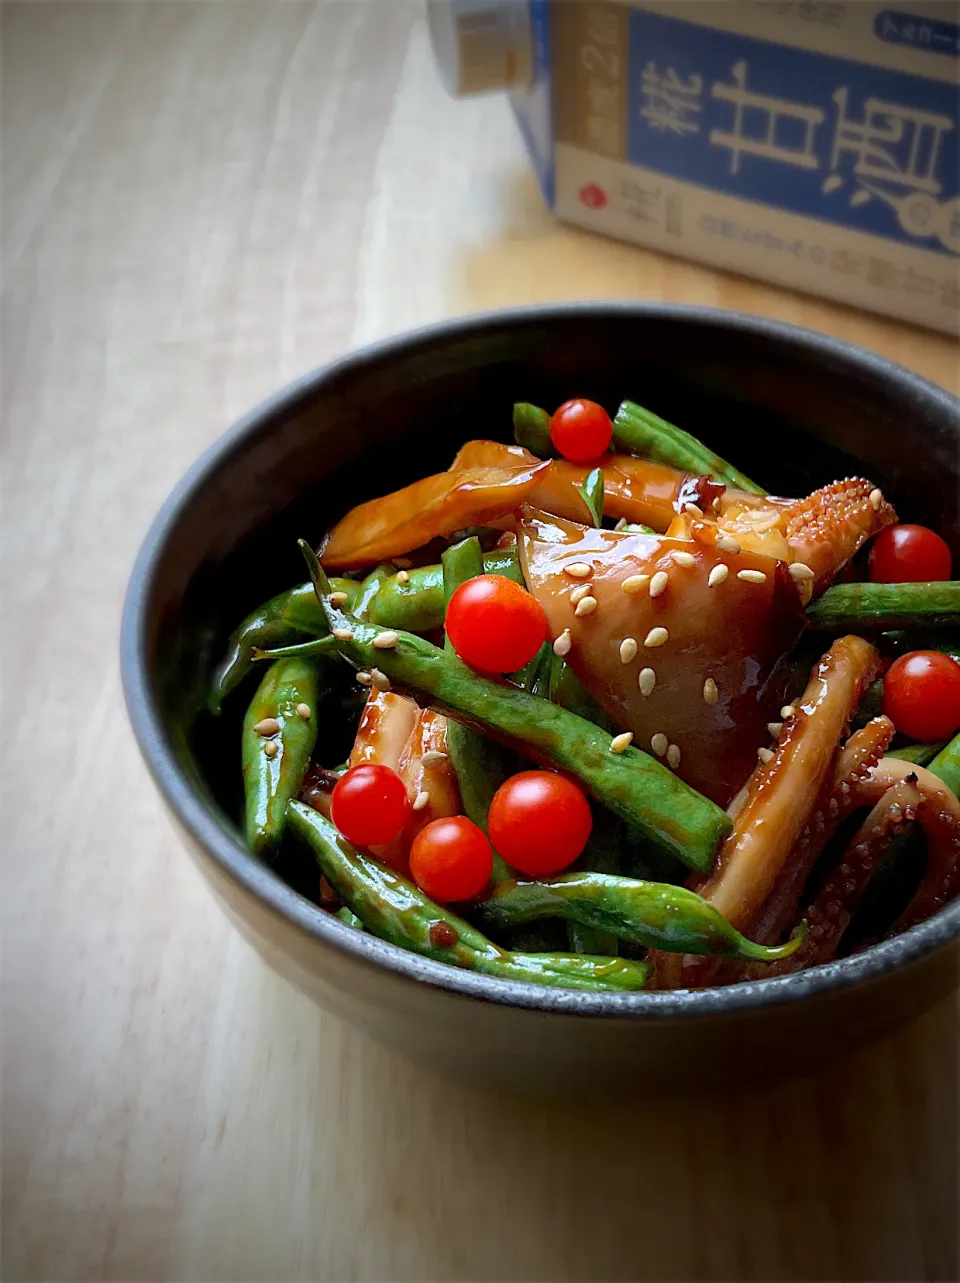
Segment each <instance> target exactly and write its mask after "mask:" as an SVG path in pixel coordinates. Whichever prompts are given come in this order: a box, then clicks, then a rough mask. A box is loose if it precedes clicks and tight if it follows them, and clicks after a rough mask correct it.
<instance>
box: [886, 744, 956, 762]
mask: <svg viewBox="0 0 960 1283" xmlns="http://www.w3.org/2000/svg"><path fill="white" fill-rule="evenodd" d="M945 745H946V741H945V740H944V741H942V742H941V743H939V744H903V745H901V747H900V748H891V749H889V750H888V751H887V753H886V756H887V757H896V758H899V759H900V761H901V762H912V763H913V764H914V766H929V765H930V763H931V762H932V761H933V759H934V758H935V757H936V756H937V754H938V753H939V752H940V751H941V749H943V748H944V747H945Z"/></svg>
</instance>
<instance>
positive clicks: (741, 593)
mask: <svg viewBox="0 0 960 1283" xmlns="http://www.w3.org/2000/svg"><path fill="white" fill-rule="evenodd" d="M715 537H716V530H715V528H711V529H710V532H709V535H704V536H703V538H702V539H697V540H679V539H670V538H667V537H665V536H660V535H643V534H628V533H626V532H623V533H619V532H616V531H612V530H597V529H593V528H587V527H585V526H581V525H577V524H575V523H574V522H570V521H564V520H562V519H560V518H555V517H551V516H547V515H546V514H545V513H542V512H534V511H532V510H530V509H524V510H523V511H522V512H521V514H520V520H519V524H518V544H519V550H520V561H521V565H522V568H523V572H524V578H525V580H526V583H527V586H528V588H529V589H530V591H531V592H533V593H534V594H535V595H536V596H537V598H538V600H539V601H540V602H541V604H542V605H543V607H544V609H545V610H546V613H547V618H548V620H549V624H550V635H551V637H554V638H558V639H559V638H562V639H563V640H562V642H561V643H560V644H561V646H562V648H563V654H564V658H565V661H566V662H567V663H568V664H569V665H570V667H571V668H572V670H573V672H574V673H575V675H576V676H577V677H578V678H579V679H580V682H581V684H582V685H583V686H584V687H585V688H586V689H587V691H589V693H590V694H591V695H592V696H593V698H594V699H595V700H596V701H597V702H598V703H599V704H600V706H601V707H602V708H603V709H604V711H605V712H606V713H607V715H608V716H609V717H610V718H611V720H612V721H613V723H614V725H615V726H616V728H617V729H618V730H619V731H632V732H633V735H634V742H635V744H636V745H637V747H639V748H642V749H644V750H645V751H647V752H653V753H656V754H657V755H658V756H660V757H662V758H665V760H666V761H667V763H668V764H669V765H670V766H672V767H673V769H674V770H675V771H676V772H677V774H678V775H679V776H680V778H681V779H683V780H684V781H685V782H686V783H688V784H690V785H691V786H692V787H693V788H696V789H698V790H699V791H700V792H702V793H705V794H706V795H707V796H708V797H710V798H711V799H712V800H714V801H715V802H717V803H718V804H719V805H721V806H725V805H726V804H727V803H728V802H729V801H730V799H731V798H732V797H733V796H734V795H735V794H736V792H737V790H738V789H739V788H740V787H741V786H742V785H743V783H744V781H745V780H746V779H747V777H748V776H749V774H750V772H751V770H752V769H753V767H754V765H755V764H756V760H757V750H758V748H760V747H762V746H764V745H766V744H767V743H768V742H769V740H770V732H769V730H768V729H767V728H768V723H770V722H772V721H774V720H775V719H776V717H777V715H778V710H779V709H780V706H781V704H782V703H783V692H784V680H785V679H784V676H783V675H781V672H780V661H781V660H782V659H783V657H784V656H785V655H787V654H788V653H789V651H790V650H791V649H792V647H793V646H794V644H795V642H796V640H797V638H798V637H799V636H800V633H801V631H802V628H803V623H804V620H803V612H802V610H801V608H800V601H799V598H798V596H797V592H796V589H795V587H794V584H793V581H792V580H791V578H790V576H789V575H788V573H787V571H786V567H784V566H783V565H781V564H779V563H777V562H775V561H771V560H770V559H769V558H765V557H756V556H753V555H751V554H747V553H731V552H729V551H725V550H723V549H722V548H721V547H719V546H718V545H716V543H714V542H711V541H712V540H714V539H715ZM568 642H569V647H568V646H567V643H568Z"/></svg>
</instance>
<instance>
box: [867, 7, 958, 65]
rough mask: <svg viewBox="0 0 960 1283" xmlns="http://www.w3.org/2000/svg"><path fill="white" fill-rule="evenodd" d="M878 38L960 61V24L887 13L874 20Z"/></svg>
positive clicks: (886, 10) (892, 11)
mask: <svg viewBox="0 0 960 1283" xmlns="http://www.w3.org/2000/svg"><path fill="white" fill-rule="evenodd" d="M873 31H874V35H876V36H877V37H879V39H880V40H885V41H887V42H888V43H889V44H892V45H909V46H910V48H911V49H927V50H929V51H930V53H945V54H947V55H948V56H952V57H954V58H960V23H956V22H944V21H943V20H942V19H941V18H920V17H918V16H917V15H916V14H915V13H897V12H896V10H894V9H884V10H883V11H882V12H881V13H878V14H877V16H876V17H875V18H874V20H873Z"/></svg>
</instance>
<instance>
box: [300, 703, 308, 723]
mask: <svg viewBox="0 0 960 1283" xmlns="http://www.w3.org/2000/svg"><path fill="white" fill-rule="evenodd" d="M297 716H298V717H302V718H303V720H304V721H305V722H309V720H310V705H309V704H298V705H297Z"/></svg>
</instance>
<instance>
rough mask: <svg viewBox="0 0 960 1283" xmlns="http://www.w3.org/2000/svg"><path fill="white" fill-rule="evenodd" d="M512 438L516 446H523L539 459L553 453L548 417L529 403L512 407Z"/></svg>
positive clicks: (521, 402)
mask: <svg viewBox="0 0 960 1283" xmlns="http://www.w3.org/2000/svg"><path fill="white" fill-rule="evenodd" d="M513 437H514V440H515V441H516V443H517V445H522V446H524V447H525V448H526V449H527V450H529V451H530V452H531V453H532V454H537V455H539V456H540V458H541V459H546V458H548V457H549V456H550V455H551V454H553V453H554V449H553V443H552V441H551V440H550V415H549V414H547V412H546V410H541V409H540V407H539V406H538V405H531V404H530V403H529V401H517V403H516V404H515V405H514V407H513Z"/></svg>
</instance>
